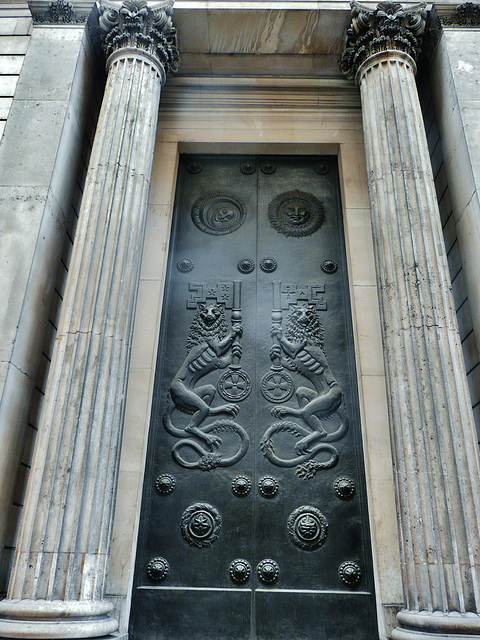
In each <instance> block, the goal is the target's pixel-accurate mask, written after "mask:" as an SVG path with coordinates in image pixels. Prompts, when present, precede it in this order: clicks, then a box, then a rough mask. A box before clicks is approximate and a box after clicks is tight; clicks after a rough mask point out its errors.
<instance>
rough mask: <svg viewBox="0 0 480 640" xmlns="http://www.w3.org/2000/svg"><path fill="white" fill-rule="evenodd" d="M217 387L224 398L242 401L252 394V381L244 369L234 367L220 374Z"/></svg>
mask: <svg viewBox="0 0 480 640" xmlns="http://www.w3.org/2000/svg"><path fill="white" fill-rule="evenodd" d="M217 389H218V393H219V394H220V395H221V396H222V398H223V399H224V400H235V401H236V402H240V401H241V400H245V398H246V397H247V396H248V395H249V394H250V391H251V390H252V383H251V382H250V378H249V376H248V374H247V373H245V371H243V369H240V368H239V369H234V368H233V367H232V368H231V369H228V370H227V371H225V373H223V374H222V375H221V376H220V378H219V380H218V384H217Z"/></svg>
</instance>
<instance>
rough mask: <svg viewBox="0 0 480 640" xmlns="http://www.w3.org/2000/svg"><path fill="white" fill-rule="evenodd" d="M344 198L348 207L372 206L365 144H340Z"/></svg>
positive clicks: (363, 207) (362, 207)
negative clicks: (369, 194)
mask: <svg viewBox="0 0 480 640" xmlns="http://www.w3.org/2000/svg"><path fill="white" fill-rule="evenodd" d="M339 162H340V171H341V176H342V198H343V206H344V207H345V208H346V209H365V208H369V207H370V202H369V199H368V184H367V167H366V164H365V152H364V147H363V144H358V143H357V144H348V143H343V144H342V145H341V146H340V157H339Z"/></svg>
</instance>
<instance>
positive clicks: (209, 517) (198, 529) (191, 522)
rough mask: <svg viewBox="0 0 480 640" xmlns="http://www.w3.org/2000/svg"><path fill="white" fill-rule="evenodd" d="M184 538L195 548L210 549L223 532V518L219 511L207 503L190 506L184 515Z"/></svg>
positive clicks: (182, 522) (182, 528) (182, 523)
mask: <svg viewBox="0 0 480 640" xmlns="http://www.w3.org/2000/svg"><path fill="white" fill-rule="evenodd" d="M180 528H181V531H182V536H183V538H184V540H185V541H186V542H188V544H190V545H192V546H194V547H209V546H211V545H212V544H213V543H214V542H215V540H217V539H218V536H219V535H220V531H221V530H222V517H221V515H220V513H219V512H218V510H217V509H216V508H215V507H214V506H212V505H211V504H208V503H206V502H196V503H195V504H192V505H190V506H189V507H188V508H187V509H185V511H184V512H183V514H182V520H181V523H180Z"/></svg>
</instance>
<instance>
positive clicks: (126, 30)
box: [97, 0, 179, 74]
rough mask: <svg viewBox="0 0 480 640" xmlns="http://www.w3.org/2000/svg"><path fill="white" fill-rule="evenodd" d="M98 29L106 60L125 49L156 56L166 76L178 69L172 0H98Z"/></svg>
mask: <svg viewBox="0 0 480 640" xmlns="http://www.w3.org/2000/svg"><path fill="white" fill-rule="evenodd" d="M97 6H98V11H99V15H100V17H99V26H100V30H101V34H102V44H103V48H104V50H105V53H106V55H107V57H108V56H109V55H111V54H112V53H113V52H114V51H117V50H119V49H122V48H124V47H127V48H134V49H140V50H143V51H146V52H148V53H149V54H151V55H153V56H154V57H156V58H157V59H158V60H159V62H160V64H161V65H162V67H163V69H164V70H165V73H167V74H168V73H170V72H172V71H173V72H174V71H177V69H178V66H179V55H178V42H177V32H176V29H175V27H174V26H173V22H172V15H173V0H160V1H159V2H150V3H147V2H146V0H123V2H122V3H121V4H120V2H115V1H114V0H99V1H98V2H97Z"/></svg>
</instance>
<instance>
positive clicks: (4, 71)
mask: <svg viewBox="0 0 480 640" xmlns="http://www.w3.org/2000/svg"><path fill="white" fill-rule="evenodd" d="M1 44H2V43H1V41H0V46H1ZM24 58H25V56H23V55H0V74H1V75H16V74H19V73H20V70H21V68H22V64H23V60H24Z"/></svg>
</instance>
